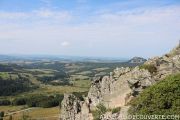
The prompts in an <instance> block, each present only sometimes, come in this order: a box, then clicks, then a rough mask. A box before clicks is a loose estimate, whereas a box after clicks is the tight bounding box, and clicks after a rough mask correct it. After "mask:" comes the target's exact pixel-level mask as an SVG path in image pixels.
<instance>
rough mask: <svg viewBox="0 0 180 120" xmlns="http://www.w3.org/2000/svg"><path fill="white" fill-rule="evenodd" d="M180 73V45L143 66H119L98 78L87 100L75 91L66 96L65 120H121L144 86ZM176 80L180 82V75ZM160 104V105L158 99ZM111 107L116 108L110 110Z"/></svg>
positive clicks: (62, 117)
mask: <svg viewBox="0 0 180 120" xmlns="http://www.w3.org/2000/svg"><path fill="white" fill-rule="evenodd" d="M179 72H180V47H179V46H178V47H176V48H174V49H173V50H172V51H171V52H170V53H168V54H165V55H163V56H162V57H155V58H152V59H149V60H148V61H146V62H145V63H144V64H143V65H141V66H137V67H135V68H129V67H126V68H123V67H122V68H117V69H115V70H114V71H113V72H111V73H110V75H108V76H103V77H95V78H94V80H93V82H92V85H91V87H90V90H89V92H88V96H87V97H86V98H85V101H81V100H79V99H78V98H77V97H76V96H74V95H71V94H67V95H65V97H64V100H63V101H62V105H61V106H62V110H61V119H62V120H67V119H68V120H92V119H93V117H94V119H97V120H99V119H101V120H109V119H115V120H118V118H119V117H121V116H126V115H127V114H128V112H127V111H128V109H129V105H128V103H129V102H130V101H131V100H132V99H135V98H136V97H137V96H139V94H141V93H142V92H143V91H144V89H146V88H149V87H150V86H153V85H156V84H158V83H159V81H163V80H164V79H165V78H166V77H167V76H169V75H172V74H175V73H179ZM166 79H169V78H166ZM176 80H177V81H178V80H179V77H177V79H176ZM154 92H155V91H154ZM154 92H153V93H154ZM157 92H158V91H157ZM166 94H168V93H166ZM159 99H161V98H159ZM156 104H159V103H158V101H157V103H156ZM99 105H100V107H99ZM149 105H150V104H149ZM118 107H120V108H121V110H119V111H117V112H116V113H114V112H112V111H114V109H116V108H118ZM108 109H109V110H112V111H108ZM106 110H107V111H106ZM93 111H95V112H93ZM98 111H99V112H98ZM137 112H138V111H137ZM94 113H95V114H94ZM97 116H98V117H97ZM100 116H101V117H100Z"/></svg>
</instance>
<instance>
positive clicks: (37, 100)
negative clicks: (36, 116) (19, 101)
mask: <svg viewBox="0 0 180 120" xmlns="http://www.w3.org/2000/svg"><path fill="white" fill-rule="evenodd" d="M63 97H64V96H63V95H53V96H45V95H34V96H30V97H28V98H27V105H28V106H29V107H43V108H50V107H55V106H58V105H59V103H60V102H61V101H62V100H63Z"/></svg>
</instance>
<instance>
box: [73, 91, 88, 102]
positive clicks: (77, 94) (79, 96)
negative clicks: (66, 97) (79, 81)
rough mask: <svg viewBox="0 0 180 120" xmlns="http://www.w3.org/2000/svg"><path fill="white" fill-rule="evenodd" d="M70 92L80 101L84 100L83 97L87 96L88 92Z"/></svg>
mask: <svg viewBox="0 0 180 120" xmlns="http://www.w3.org/2000/svg"><path fill="white" fill-rule="evenodd" d="M72 94H73V95H75V96H76V97H77V98H79V99H80V100H81V101H84V97H85V96H87V94H88V92H73V93H72Z"/></svg>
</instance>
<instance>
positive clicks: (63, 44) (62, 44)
mask: <svg viewBox="0 0 180 120" xmlns="http://www.w3.org/2000/svg"><path fill="white" fill-rule="evenodd" d="M69 45H70V43H69V42H68V41H64V42H62V43H61V46H63V47H67V46H69Z"/></svg>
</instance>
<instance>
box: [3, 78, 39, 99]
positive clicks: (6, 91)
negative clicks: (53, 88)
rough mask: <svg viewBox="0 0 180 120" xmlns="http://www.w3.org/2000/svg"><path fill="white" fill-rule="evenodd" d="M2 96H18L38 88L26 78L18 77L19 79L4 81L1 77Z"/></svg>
mask: <svg viewBox="0 0 180 120" xmlns="http://www.w3.org/2000/svg"><path fill="white" fill-rule="evenodd" d="M0 86H1V87H0V96H9V95H16V94H17V93H22V92H26V91H29V90H32V89H35V88H37V86H35V85H33V84H32V83H31V82H30V80H29V79H28V78H26V77H22V76H21V75H18V78H12V77H10V78H8V79H3V78H2V77H1V76H0Z"/></svg>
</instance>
